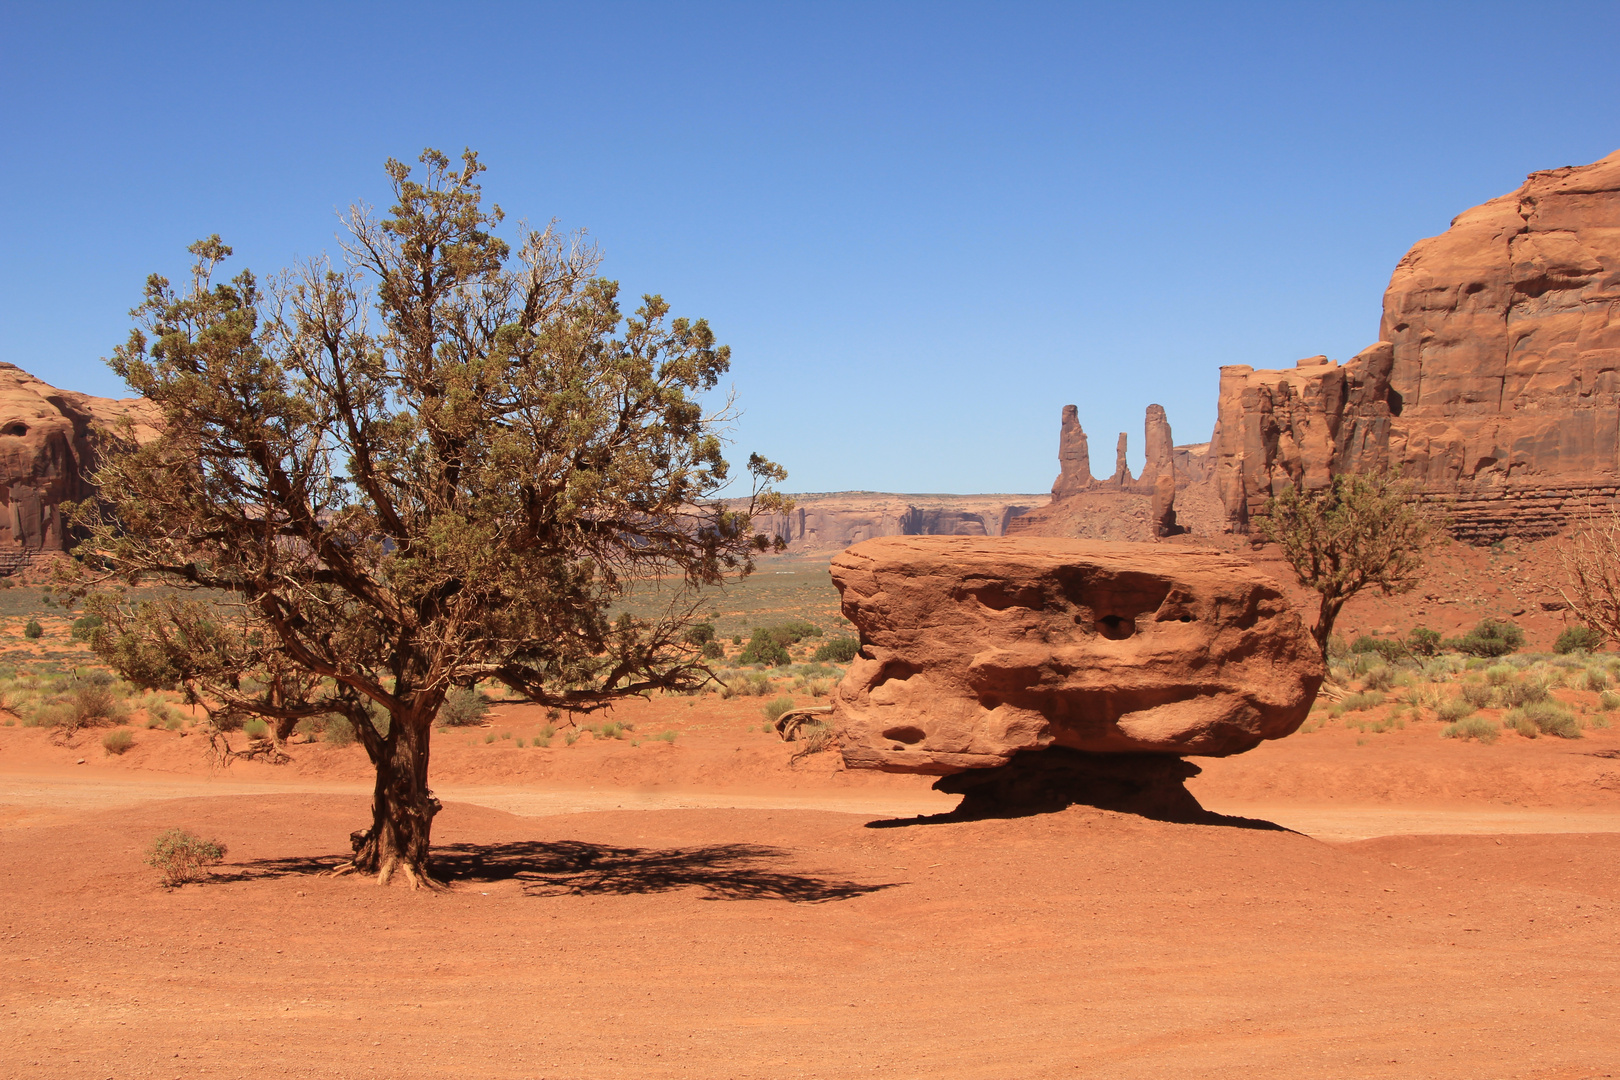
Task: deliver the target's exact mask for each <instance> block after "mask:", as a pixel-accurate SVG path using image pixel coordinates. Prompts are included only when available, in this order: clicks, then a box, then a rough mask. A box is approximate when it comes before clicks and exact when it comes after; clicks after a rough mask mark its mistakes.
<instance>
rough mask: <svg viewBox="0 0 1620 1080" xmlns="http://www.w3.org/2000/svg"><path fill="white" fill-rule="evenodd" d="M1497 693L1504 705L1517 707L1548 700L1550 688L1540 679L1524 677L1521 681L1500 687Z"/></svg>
mask: <svg viewBox="0 0 1620 1080" xmlns="http://www.w3.org/2000/svg"><path fill="white" fill-rule="evenodd" d="M1496 693H1497V697H1498V698H1500V699H1501V702H1502V704H1503V705H1505V706H1508V707H1511V708H1517V707H1518V706H1520V705H1529V704H1532V703H1533V702H1537V701H1546V700H1547V698H1548V696H1549V693H1550V690H1549V688H1548V686H1547V684H1546V683H1544V682H1542V681H1541V680H1540V679H1524V680H1522V681H1520V682H1512V683H1508V684H1507V685H1506V686H1503V687H1499V688H1498V689H1497V692H1496Z"/></svg>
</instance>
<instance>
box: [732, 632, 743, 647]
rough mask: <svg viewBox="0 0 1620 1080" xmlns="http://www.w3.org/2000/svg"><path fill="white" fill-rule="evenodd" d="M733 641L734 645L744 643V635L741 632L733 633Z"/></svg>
mask: <svg viewBox="0 0 1620 1080" xmlns="http://www.w3.org/2000/svg"><path fill="white" fill-rule="evenodd" d="M731 643H732V644H733V645H741V644H742V635H741V634H732V635H731Z"/></svg>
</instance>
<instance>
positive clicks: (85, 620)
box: [70, 615, 103, 641]
mask: <svg viewBox="0 0 1620 1080" xmlns="http://www.w3.org/2000/svg"><path fill="white" fill-rule="evenodd" d="M102 621H103V620H102V618H101V616H100V615H81V616H79V617H78V618H77V619H74V620H73V629H72V630H71V631H70V633H71V636H72V638H73V640H74V641H89V640H90V639H91V638H93V637H95V636H96V629H97V628H98V627H100V626H101V624H102Z"/></svg>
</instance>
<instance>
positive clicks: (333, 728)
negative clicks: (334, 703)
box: [321, 716, 357, 746]
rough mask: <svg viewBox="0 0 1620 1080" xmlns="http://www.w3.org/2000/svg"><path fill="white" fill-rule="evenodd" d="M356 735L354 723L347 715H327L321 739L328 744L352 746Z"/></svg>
mask: <svg viewBox="0 0 1620 1080" xmlns="http://www.w3.org/2000/svg"><path fill="white" fill-rule="evenodd" d="M356 738H357V736H356V735H355V733H354V723H353V721H351V720H350V719H349V718H348V717H347V716H328V717H327V718H326V726H325V729H324V730H322V732H321V741H322V742H324V743H326V745H328V746H352V745H354V741H355V739H356Z"/></svg>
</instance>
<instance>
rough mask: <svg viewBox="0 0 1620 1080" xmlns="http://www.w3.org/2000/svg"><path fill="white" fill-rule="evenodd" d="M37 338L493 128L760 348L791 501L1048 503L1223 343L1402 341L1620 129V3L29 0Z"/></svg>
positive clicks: (14, 252) (20, 171)
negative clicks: (1427, 286) (1473, 255)
mask: <svg viewBox="0 0 1620 1080" xmlns="http://www.w3.org/2000/svg"><path fill="white" fill-rule="evenodd" d="M0 124H3V125H4V127H3V139H4V145H5V146H6V147H7V155H6V157H7V160H6V167H5V169H4V170H3V172H0V205H3V206H4V208H5V209H4V211H3V213H4V222H3V226H4V237H5V241H4V249H3V250H4V258H3V259H0V360H7V361H10V362H12V363H15V364H18V365H21V366H22V367H24V368H27V369H28V370H30V371H32V372H34V373H35V374H37V375H39V376H41V377H42V378H45V379H47V380H48V381H50V382H53V383H56V384H57V385H60V386H65V387H69V388H72V389H78V390H85V391H88V392H91V393H97V394H105V395H113V396H122V394H123V393H124V390H123V388H122V386H121V385H120V384H119V383H118V382H117V380H116V379H115V377H114V376H112V374H111V373H110V372H108V371H107V370H106V369H105V367H104V366H103V365H102V364H101V361H100V358H101V357H104V356H106V355H108V353H109V352H110V351H111V349H112V347H113V345H114V344H116V343H117V342H119V341H120V340H122V338H123V337H124V335H125V334H126V333H127V329H128V325H129V324H128V317H127V311H128V309H129V308H130V307H131V306H133V304H134V303H135V301H136V300H137V298H138V295H139V290H140V287H141V283H142V281H143V279H144V277H145V275H146V274H147V273H148V272H150V271H153V270H159V271H162V272H165V273H168V274H170V275H171V276H178V275H179V274H180V273H181V272H182V271H183V269H184V267H185V265H186V257H185V254H184V247H185V245H186V244H187V243H189V242H190V241H192V240H194V239H196V238H197V237H200V236H204V235H207V234H209V233H213V232H218V233H220V234H221V235H222V236H223V237H224V238H225V239H226V241H227V242H228V243H231V244H232V245H234V246H235V248H236V252H237V256H238V260H237V261H238V264H239V265H244V264H245V265H250V266H252V267H253V268H254V269H255V270H257V271H259V272H261V273H265V272H268V271H271V270H273V269H275V268H277V267H279V266H282V265H284V264H286V263H287V262H289V261H291V260H293V259H295V258H298V257H305V256H309V255H313V254H317V253H320V252H322V251H330V252H333V253H336V246H335V243H334V241H333V236H334V233H335V231H336V228H337V224H336V220H335V211H336V210H337V209H338V208H339V207H342V206H345V205H347V204H348V203H349V202H351V201H353V200H355V199H364V200H368V201H373V202H381V201H382V200H384V198H385V197H386V194H387V189H386V187H385V184H384V177H383V173H382V168H381V166H382V162H383V160H384V159H385V158H386V157H388V156H390V155H392V156H395V157H401V158H408V159H414V157H415V155H416V154H417V153H419V152H420V150H421V148H422V147H423V146H430V145H431V146H436V147H440V148H442V149H444V150H446V151H449V152H451V153H455V152H459V151H460V150H461V148H462V147H464V146H472V147H474V148H476V149H478V150H479V151H480V152H481V154H482V155H483V157H484V160H485V161H486V162H487V163H488V165H489V167H490V172H489V173H488V174H487V176H486V179H487V184H486V190H487V191H488V192H489V193H490V194H491V195H492V196H493V197H494V198H495V199H496V200H497V201H498V202H500V203H501V205H502V206H503V207H504V208H506V209H507V210H508V212H509V213H510V214H511V215H512V216H513V217H514V218H515V217H527V218H529V219H531V220H536V221H544V220H546V219H548V218H551V217H556V218H559V219H560V220H561V222H562V223H563V224H564V225H566V226H570V227H572V226H585V227H587V228H589V229H590V231H591V233H592V234H593V235H594V236H595V237H596V239H597V240H598V241H599V242H600V244H601V245H602V248H603V250H604V252H605V255H606V264H605V271H606V273H607V274H608V275H609V276H611V277H614V278H617V279H619V280H620V281H621V282H622V283H623V287H624V290H625V292H626V294H628V295H632V296H634V295H639V294H640V293H642V292H650V291H656V292H661V293H662V294H663V295H664V296H665V297H667V298H668V299H669V300H670V301H671V303H672V304H673V305H674V307H675V310H676V312H677V313H682V314H689V315H694V316H698V315H701V316H704V317H707V318H708V319H709V320H710V322H711V323H712V324H713V325H714V327H715V329H716V331H717V332H718V334H719V335H720V339H721V340H722V341H724V342H727V343H729V344H730V345H731V346H732V348H733V358H734V366H733V371H732V374H733V383H734V385H735V387H736V390H737V393H738V396H739V398H740V401H741V403H742V405H743V407H744V408H745V410H746V415H745V416H744V418H743V420H742V422H741V423H740V424H739V426H738V428H737V430H736V432H735V446H734V448H733V449H734V452H735V454H736V456H737V457H741V456H745V455H746V454H747V452H748V451H750V450H759V451H761V452H763V453H766V454H768V455H769V456H771V457H773V458H775V459H776V460H778V461H780V462H781V463H782V464H784V465H785V466H786V467H787V468H788V470H789V472H790V474H791V476H790V479H789V482H788V484H787V485H786V486H787V488H788V489H789V490H792V491H829V490H841V489H851V488H866V489H872V490H885V491H908V492H977V491H987V492H988V491H1044V490H1045V489H1046V488H1047V487H1048V486H1049V485H1050V484H1051V482H1052V477H1053V476H1054V475H1055V474H1056V471H1057V465H1056V443H1057V429H1058V417H1059V411H1060V409H1061V407H1062V406H1063V405H1064V404H1065V403H1069V402H1074V403H1076V404H1078V405H1079V407H1080V417H1081V422H1082V423H1083V424H1084V425H1085V427H1086V430H1087V431H1088V433H1090V435H1091V436H1092V444H1093V447H1094V459H1096V460H1097V467H1098V469H1099V470H1100V471H1102V472H1104V473H1106V472H1107V471H1109V470H1108V466H1109V465H1110V462H1111V457H1112V455H1111V450H1112V447H1113V440H1114V435H1115V433H1116V432H1118V431H1120V430H1125V431H1128V432H1130V434H1131V443H1132V457H1133V459H1134V460H1136V461H1138V462H1139V461H1140V456H1141V449H1142V447H1141V442H1142V435H1141V432H1142V412H1143V409H1144V408H1145V406H1146V405H1148V404H1149V403H1150V402H1158V403H1160V404H1163V405H1164V406H1165V408H1166V409H1167V410H1168V412H1169V416H1170V421H1171V424H1172V426H1173V428H1174V431H1175V435H1176V439H1177V441H1178V442H1195V441H1202V440H1204V439H1207V438H1208V437H1209V434H1210V429H1211V427H1212V425H1213V423H1214V419H1215V389H1216V369H1217V367H1218V366H1219V365H1221V364H1231V363H1248V364H1254V365H1256V366H1277V365H1287V364H1291V363H1292V362H1293V361H1294V360H1295V359H1297V358H1299V357H1301V356H1308V355H1311V354H1314V353H1319V352H1325V353H1327V354H1328V355H1330V356H1333V357H1335V358H1341V359H1342V358H1347V357H1349V356H1350V355H1352V354H1354V353H1355V352H1356V351H1358V350H1359V349H1360V348H1362V347H1363V346H1365V345H1367V344H1369V343H1371V342H1372V341H1373V340H1374V339H1375V337H1376V335H1377V329H1378V314H1379V302H1380V296H1381V294H1382V291H1383V288H1384V286H1385V284H1386V283H1387V282H1388V279H1389V274H1390V271H1391V270H1392V269H1393V268H1394V265H1395V262H1396V261H1397V260H1398V259H1399V258H1400V256H1401V255H1402V254H1403V253H1404V252H1405V250H1406V249H1407V248H1408V247H1409V246H1410V245H1411V244H1412V243H1413V242H1414V241H1415V240H1417V239H1419V238H1421V237H1424V236H1429V235H1433V234H1435V233H1438V232H1440V231H1442V230H1444V228H1445V227H1446V224H1447V222H1448V221H1449V220H1450V218H1451V217H1453V216H1454V215H1456V214H1457V213H1459V212H1461V211H1462V210H1464V209H1466V208H1467V207H1469V206H1472V205H1474V204H1476V203H1479V202H1482V201H1483V200H1485V199H1487V198H1490V197H1492V196H1495V195H1498V194H1502V193H1504V192H1507V191H1510V190H1512V189H1513V188H1514V187H1516V186H1517V185H1518V184H1519V183H1520V182H1521V181H1522V179H1523V177H1524V174H1525V173H1527V172H1529V171H1531V170H1533V169H1544V168H1552V167H1555V166H1559V165H1567V164H1580V163H1585V162H1589V161H1592V160H1595V159H1597V158H1599V157H1602V156H1603V155H1605V154H1607V153H1609V152H1610V151H1612V150H1614V149H1616V148H1617V147H1620V4H1615V3H1601V4H1581V3H1569V2H1564V3H1558V4H1542V5H1532V6H1529V7H1527V6H1525V5H1524V4H1522V3H1513V4H1490V3H1467V4H1421V3H1396V4H1387V5H1380V4H1364V5H1355V6H1351V5H1342V6H1331V5H1326V4H1274V5H1247V6H1245V5H1230V4H1159V5H1153V4H1145V3H1132V4H1117V5H1106V6H1105V5H1093V6H1088V5H1082V4H1073V3H1071V4H1053V5H1017V4H1009V3H994V4H991V3H985V4H979V5H953V4H944V3H926V4H883V3H858V4H849V5H841V4H811V5H799V6H794V5H790V4H777V3H770V4H758V3H755V4H737V5H719V4H687V3H663V4H653V5H641V4H629V3H597V4H590V5H583V4H568V5H546V4H540V3H528V4H510V5H502V4H414V3H392V4H386V5H376V6H368V5H360V4H343V3H323V4H307V5H305V4H295V3H278V4H246V3H244V4H219V3H210V4H197V5H163V4H116V5H113V4H109V5H90V4H56V5H46V4H28V5H24V4H21V3H9V4H6V5H5V6H4V7H3V8H0Z"/></svg>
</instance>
